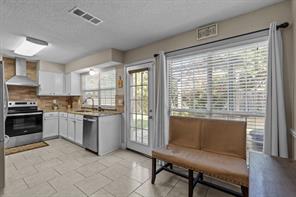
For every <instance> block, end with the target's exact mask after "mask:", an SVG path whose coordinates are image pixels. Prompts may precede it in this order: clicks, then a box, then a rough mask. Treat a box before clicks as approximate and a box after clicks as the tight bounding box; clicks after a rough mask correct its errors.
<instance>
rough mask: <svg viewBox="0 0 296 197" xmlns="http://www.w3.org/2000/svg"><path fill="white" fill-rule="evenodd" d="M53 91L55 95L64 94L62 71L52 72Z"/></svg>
mask: <svg viewBox="0 0 296 197" xmlns="http://www.w3.org/2000/svg"><path fill="white" fill-rule="evenodd" d="M54 79H55V80H54V93H55V94H56V95H65V75H64V74H63V73H54Z"/></svg>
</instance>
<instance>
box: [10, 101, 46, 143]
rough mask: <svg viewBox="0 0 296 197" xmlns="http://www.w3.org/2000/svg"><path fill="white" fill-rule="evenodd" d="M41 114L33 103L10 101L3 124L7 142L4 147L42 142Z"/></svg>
mask: <svg viewBox="0 0 296 197" xmlns="http://www.w3.org/2000/svg"><path fill="white" fill-rule="evenodd" d="M42 126H43V112H42V111H41V110H38V107H37V103H36V102H35V101H10V102H9V103H8V114H7V118H6V122H5V130H6V135H8V136H9V142H8V144H7V146H6V147H14V146H20V145H24V144H30V143H34V142H38V141H41V140H42Z"/></svg>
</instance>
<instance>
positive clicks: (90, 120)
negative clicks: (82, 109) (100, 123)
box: [83, 118, 96, 122]
mask: <svg viewBox="0 0 296 197" xmlns="http://www.w3.org/2000/svg"><path fill="white" fill-rule="evenodd" d="M83 120H85V121H88V122H96V120H93V119H89V118H83Z"/></svg>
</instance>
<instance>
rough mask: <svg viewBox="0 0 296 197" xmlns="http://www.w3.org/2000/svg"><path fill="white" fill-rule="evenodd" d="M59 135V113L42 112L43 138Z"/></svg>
mask: <svg viewBox="0 0 296 197" xmlns="http://www.w3.org/2000/svg"><path fill="white" fill-rule="evenodd" d="M56 136H59V114H58V112H48V113H44V114H43V138H44V139H46V138H52V137H56Z"/></svg>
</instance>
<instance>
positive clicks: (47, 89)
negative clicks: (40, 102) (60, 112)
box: [38, 71, 56, 95]
mask: <svg viewBox="0 0 296 197" xmlns="http://www.w3.org/2000/svg"><path fill="white" fill-rule="evenodd" d="M38 82H39V91H38V95H54V92H55V90H54V89H55V85H56V84H55V73H51V72H45V71H39V75H38Z"/></svg>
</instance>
